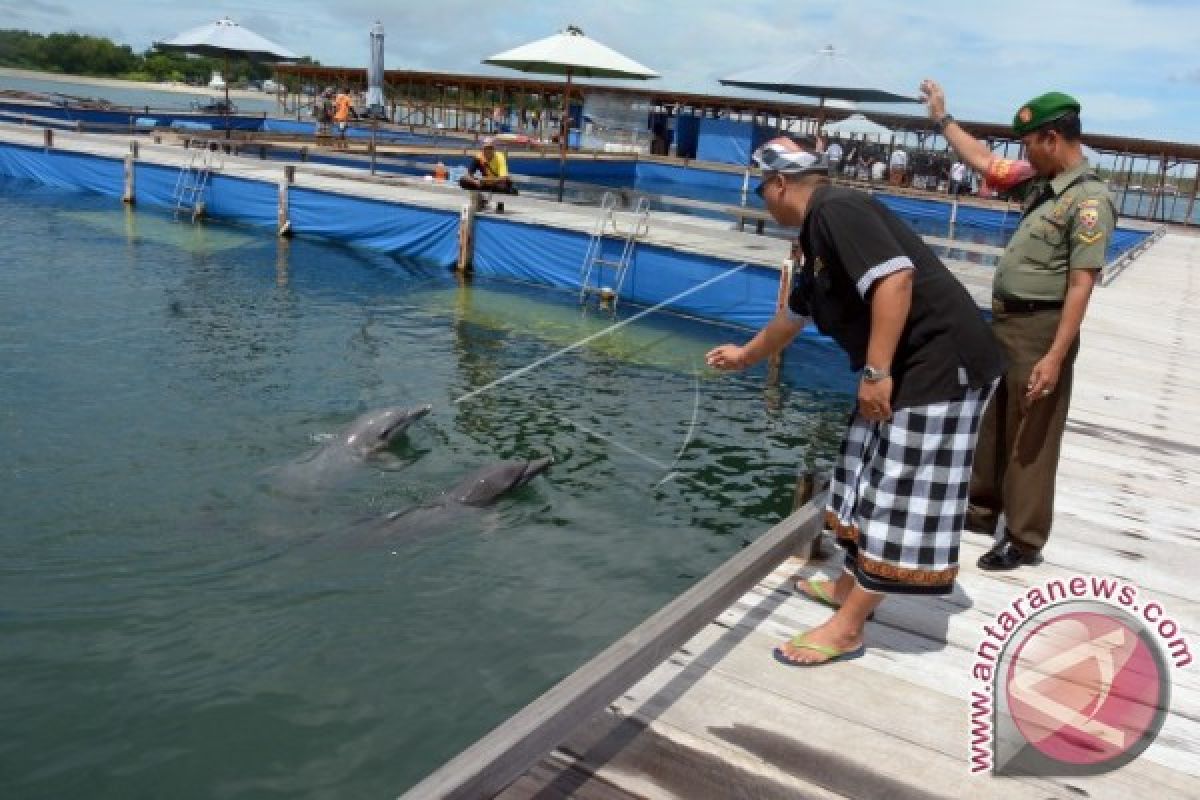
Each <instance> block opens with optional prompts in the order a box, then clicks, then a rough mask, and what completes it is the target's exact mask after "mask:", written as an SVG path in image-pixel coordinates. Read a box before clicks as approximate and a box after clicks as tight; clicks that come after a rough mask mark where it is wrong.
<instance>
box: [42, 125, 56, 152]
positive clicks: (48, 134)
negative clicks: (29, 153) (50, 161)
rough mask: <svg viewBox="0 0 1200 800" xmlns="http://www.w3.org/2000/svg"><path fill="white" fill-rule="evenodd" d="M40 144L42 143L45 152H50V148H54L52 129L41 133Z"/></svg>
mask: <svg viewBox="0 0 1200 800" xmlns="http://www.w3.org/2000/svg"><path fill="white" fill-rule="evenodd" d="M42 142H43V146H44V147H45V149H46V150H47V152H48V151H49V150H50V149H51V148H52V147H54V131H53V129H51V128H46V129H45V130H44V131H43V132H42Z"/></svg>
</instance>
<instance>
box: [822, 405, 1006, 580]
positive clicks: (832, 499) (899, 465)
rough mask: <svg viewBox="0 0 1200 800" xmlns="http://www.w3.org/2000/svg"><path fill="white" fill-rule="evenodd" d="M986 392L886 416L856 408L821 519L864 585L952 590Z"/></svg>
mask: <svg viewBox="0 0 1200 800" xmlns="http://www.w3.org/2000/svg"><path fill="white" fill-rule="evenodd" d="M993 389H994V385H991V386H987V387H984V388H982V389H972V390H968V392H967V394H966V396H965V397H964V398H963V399H962V400H959V401H955V402H946V403H931V404H929V405H924V406H914V407H911V408H904V409H901V410H899V411H896V412H895V413H894V414H893V417H892V419H891V420H889V421H888V422H871V421H869V420H867V419H865V418H863V417H862V416H861V415H859V414H857V413H856V414H855V415H854V418H853V420H852V421H851V424H850V428H849V430H847V431H846V436H845V438H844V439H843V440H842V449H841V454H840V456H839V458H838V462H837V464H836V465H835V466H834V470H833V479H832V482H831V484H830V487H829V505H828V506H827V509H826V524H827V525H828V526H829V527H830V528H832V529H833V530H834V533H835V534H836V536H837V541H838V544H840V545H841V546H842V547H843V548H845V550H846V569H847V571H849V572H850V573H851V574H853V575H854V577H855V579H856V580H857V581H858V583H859V584H860V585H861V586H862V587H863V588H865V589H869V590H872V591H877V592H889V593H896V594H947V593H949V592H950V590H951V588H952V587H953V585H954V578H955V575H957V573H958V548H959V540H960V537H961V535H962V529H963V523H964V520H965V517H966V511H967V498H968V490H969V488H970V482H971V461H972V458H973V457H974V453H975V442H976V439H977V438H978V436H979V423H980V420H981V419H982V418H983V411H984V409H985V408H986V407H987V402H988V399H989V398H990V397H991V394H992V391H993Z"/></svg>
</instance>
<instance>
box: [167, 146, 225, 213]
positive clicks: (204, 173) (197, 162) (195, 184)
mask: <svg viewBox="0 0 1200 800" xmlns="http://www.w3.org/2000/svg"><path fill="white" fill-rule="evenodd" d="M216 167H217V165H216V154H215V153H214V152H213V151H211V150H204V151H202V152H199V153H192V157H191V158H190V159H189V160H188V163H187V164H185V165H184V166H182V167H180V168H179V175H178V176H177V177H176V178H175V219H179V215H180V214H182V213H183V212H185V211H186V212H187V213H188V214H190V215H191V218H192V222H195V221H196V219H197V218H198V217H199V216H200V215H201V214H202V213H203V211H204V194H205V192H206V191H207V190H208V178H209V175H210V174H211V173H212V171H213V169H214V168H216Z"/></svg>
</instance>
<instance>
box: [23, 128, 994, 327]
mask: <svg viewBox="0 0 1200 800" xmlns="http://www.w3.org/2000/svg"><path fill="white" fill-rule="evenodd" d="M5 141H7V142H12V143H14V144H22V145H26V146H33V147H39V148H40V147H41V146H42V144H43V133H42V129H41V128H34V127H28V126H21V125H13V124H4V123H0V142H5ZM130 141H131V139H130V137H128V136H121V135H109V134H97V133H91V134H89V133H83V134H79V133H72V132H66V131H55V133H54V149H56V150H63V151H68V152H80V153H90V154H93V155H99V156H106V157H108V158H116V159H123V158H124V157H125V156H126V154H128V153H129V143H130ZM137 142H138V151H139V152H138V161H139V162H141V163H149V164H157V165H161V166H166V167H171V168H174V169H179V168H182V167H183V166H185V165H186V164H187V163H188V160H189V159H190V158H191V157H192V155H193V154H195V153H197V152H198V151H197V150H189V149H184V148H183V147H182V146H179V145H171V144H161V145H155V144H152V143H150V142H148V141H147V140H146V139H145V137H141V138H138V139H137ZM329 152H330V153H331V154H336V153H335V151H329ZM295 166H296V178H295V183H294V184H293V185H294V186H296V187H299V188H309V189H319V190H322V191H328V192H334V193H338V194H345V195H348V196H352V197H362V198H370V199H376V200H382V201H386V202H394V203H405V204H408V205H413V206H418V207H422V208H432V209H438V210H443V211H451V212H454V213H458V212H459V210H460V209H461V208H462V206H463V203H464V202H465V200H466V195H465V194H464V193H463V191H462V190H461V189H459V188H458V187H456V186H447V185H444V184H434V183H430V182H428V181H424V180H422V179H420V178H415V177H410V176H396V175H386V176H385V175H382V174H381V175H377V176H375V177H374V178H372V177H371V176H369V175H368V174H367V173H366V172H365V171H364V170H362V169H357V168H353V167H341V166H335V165H326V164H312V163H302V164H297V165H295ZM215 174H224V175H229V176H232V177H237V178H244V179H250V180H258V181H263V182H266V183H269V184H271V185H272V186H274V185H277V184H279V183H280V181H281V180H282V179H283V174H284V163H283V162H278V161H264V160H261V159H258V158H253V157H247V156H232V155H224V156H222V166H221V167H220V169H218V170H216V172H215ZM494 199H496V200H501V199H502V200H503V202H504V206H505V211H504V213H503V214H502V215H501V216H502V218H504V219H506V220H510V221H512V222H517V223H524V224H531V225H540V226H544V227H550V228H556V229H560V230H569V231H576V232H579V233H583V234H585V235H586V234H590V233H591V231H592V229H593V227H594V226H595V223H596V219H597V215H598V213H599V212H598V211H597V209H596V208H595V207H588V206H578V205H572V204H570V203H557V202H553V201H549V200H545V199H541V198H538V197H532V196H528V195H520V196H517V197H509V196H505V197H501V196H500V195H496V196H495V198H494ZM487 213H490V212H487ZM643 241H644V242H645V243H646V244H649V245H654V246H658V247H666V248H670V249H672V250H677V251H680V252H685V253H693V254H698V255H705V256H709V257H713V258H718V259H721V260H723V261H727V262H729V263H732V264H742V263H747V264H755V265H758V266H762V267H767V268H769V269H776V270H777V269H779V268H780V265H781V263H782V262H783V260H784V259H785V258H786V257H787V256H788V253H789V252H790V248H791V244H790V241H788V240H786V239H782V238H777V237H773V236H757V235H755V234H753V233H749V232H747V233H743V232H739V231H736V230H732V229H731V222H730V220H719V219H708V218H705V217H699V216H689V215H686V214H677V213H671V212H665V211H655V212H652V213H651V224H650V230H649V234H648V235H647V236H646V237H645V238H644V239H643ZM947 266H949V267H950V269H951V270H952V271H953V272H954V273H955V274H956V275H957V276H958V277H959V279H960V280H961V281H962V282H963V284H964V286H966V287H967V290H968V291H969V292H970V293H971V295H972V297H974V298H975V300H976V302H977V303H978V304H979V305H980V307H988V306H989V303H990V301H989V298H990V295H991V276H992V270H991V268H989V267H984V266H981V265H979V264H972V263H970V262H967V261H953V260H950V261H947Z"/></svg>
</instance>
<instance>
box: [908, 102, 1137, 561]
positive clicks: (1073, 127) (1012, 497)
mask: <svg viewBox="0 0 1200 800" xmlns="http://www.w3.org/2000/svg"><path fill="white" fill-rule="evenodd" d="M921 93H922V95H923V99H924V101H925V104H926V106H927V108H928V111H929V116H930V118H931V119H933V121H934V126H935V127H936V128H937V129H938V131H939V132H940V133H941V134H942V135H943V136H945V138H946V141H948V142H949V143H950V146H951V147H953V148H954V150H955V151H956V152H957V153H958V155H959V157H960V158H961V159H962V160H963V161H964V162H965V163H966V164H967V165H968V166H969V167H971V168H972V169H975V170H977V171H978V172H979V173H980V174H981V175H983V176H985V179H986V181H987V183H989V184H991V185H992V186H994V187H995V188H997V189H1000V190H1003V191H1008V192H1011V193H1013V194H1014V195H1016V196H1017V197H1019V198H1020V199H1021V201H1022V205H1023V209H1024V210H1023V213H1022V216H1021V222H1020V225H1019V226H1018V227H1017V230H1016V232H1015V233H1014V234H1013V236H1012V239H1011V240H1010V241H1009V243H1008V247H1007V248H1006V249H1005V251H1004V255H1003V256H1001V257H1000V263H999V265H998V266H997V267H996V275H995V279H994V281H993V284H992V315H993V317H992V331H993V333H995V335H996V339H997V340H998V341H999V342H1000V345H1001V347H1002V348H1004V351H1005V356H1006V360H1007V362H1008V372H1007V374H1006V375H1005V377H1004V380H1003V381H1002V382H1001V383H1000V386H999V388H998V389H997V391H996V394H995V396H994V399H993V400H992V403H991V406H990V407H989V409H988V411H987V414H986V415H985V416H984V420H983V427H982V430H981V431H980V434H979V444H978V446H977V448H976V451H975V463H974V469H973V472H972V475H971V502H970V506H969V509H968V514H967V527H968V529H970V530H974V531H977V532H980V533H987V534H993V533H994V532H995V530H996V526H997V524H998V522H999V518H1000V515H1001V513H1003V514H1004V519H1005V531H1004V535H1003V537H1001V538H1000V539H999V540H998V541H997V543H996V544H995V546H994V547H992V549H991V550H989V551H988V552H987V553H985V554H984V555H983V556H981V557H980V559H979V567H980V568H981V569H985V570H1010V569H1015V568H1016V567H1019V566H1021V565H1023V564H1036V563H1038V562H1039V561H1040V560H1041V556H1040V555H1039V554H1040V552H1041V550H1042V548H1043V547H1044V546H1045V544H1046V540H1047V538H1048V537H1049V535H1050V525H1051V522H1052V519H1053V515H1054V481H1055V473H1056V472H1057V469H1058V455H1059V449H1060V446H1061V444H1062V435H1063V429H1064V428H1065V426H1066V421H1067V410H1068V407H1069V405H1070V400H1071V376H1072V372H1073V368H1074V364H1075V356H1076V354H1077V353H1078V352H1079V328H1080V325H1081V324H1082V323H1083V316H1084V313H1085V312H1086V311H1087V304H1088V300H1089V298H1090V297H1091V294H1092V289H1093V288H1094V287H1095V285H1096V280H1097V278H1098V276H1099V273H1100V270H1101V269H1102V268H1103V266H1104V262H1105V250H1106V248H1107V247H1108V242H1109V239H1110V238H1111V236H1112V232H1113V228H1114V226H1115V224H1116V209H1115V208H1114V207H1113V204H1112V200H1111V198H1110V197H1109V194H1108V190H1107V187H1106V186H1105V184H1104V183H1103V181H1101V180H1100V179H1099V178H1098V177H1097V176H1096V175H1095V174H1094V173H1093V172H1092V171H1091V169H1090V168H1089V166H1088V163H1087V160H1086V159H1085V158H1084V155H1083V141H1082V132H1081V129H1080V123H1079V110H1080V107H1079V103H1078V102H1076V101H1075V99H1074V98H1072V97H1070V96H1069V95H1066V94H1063V93H1062V92H1049V93H1047V94H1043V95H1040V96H1039V97H1035V98H1034V99H1032V100H1030V101H1029V102H1028V103H1026V104H1025V105H1023V106H1021V107H1020V108H1019V109H1018V110H1017V113H1016V115H1015V116H1014V117H1013V132H1014V133H1015V134H1016V135H1017V136H1019V137H1020V138H1021V142H1022V144H1024V146H1025V158H1026V160H1025V161H1010V160H1007V159H1001V158H998V157H996V156H995V155H993V154H992V152H991V151H990V150H989V149H988V147H987V146H986V145H985V144H984V143H983V142H981V141H979V140H977V139H976V138H975V137H973V136H972V135H971V134H969V133H967V131H965V130H963V128H962V127H961V126H960V125H959V124H958V123H957V122H955V121H954V118H953V117H952V116H950V115H949V114H947V113H946V97H945V93H944V92H943V91H942V88H941V87H940V86H939V85H938V84H937V83H935V82H934V81H931V80H926V81H924V82H923V83H922V84H921Z"/></svg>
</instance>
